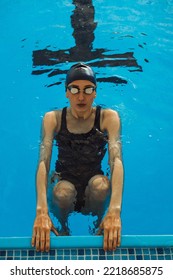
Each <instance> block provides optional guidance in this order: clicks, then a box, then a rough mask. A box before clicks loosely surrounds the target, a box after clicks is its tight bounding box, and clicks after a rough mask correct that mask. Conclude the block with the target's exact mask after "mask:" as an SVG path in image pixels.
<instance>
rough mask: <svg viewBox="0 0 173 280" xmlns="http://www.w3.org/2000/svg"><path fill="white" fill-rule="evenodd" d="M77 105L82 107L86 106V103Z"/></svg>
mask: <svg viewBox="0 0 173 280" xmlns="http://www.w3.org/2000/svg"><path fill="white" fill-rule="evenodd" d="M77 106H78V107H80V108H83V107H85V106H86V104H77Z"/></svg>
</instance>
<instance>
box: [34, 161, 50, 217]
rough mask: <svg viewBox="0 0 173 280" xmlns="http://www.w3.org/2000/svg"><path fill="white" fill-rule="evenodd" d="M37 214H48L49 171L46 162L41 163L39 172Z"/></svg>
mask: <svg viewBox="0 0 173 280" xmlns="http://www.w3.org/2000/svg"><path fill="white" fill-rule="evenodd" d="M36 184H37V213H38V214H39V213H47V212H48V205H47V170H46V166H45V162H44V161H41V162H40V163H39V166H38V170H37V180H36Z"/></svg>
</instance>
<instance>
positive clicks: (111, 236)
mask: <svg viewBox="0 0 173 280" xmlns="http://www.w3.org/2000/svg"><path fill="white" fill-rule="evenodd" d="M101 232H103V234H104V241H103V249H104V250H105V251H107V250H111V251H112V250H116V248H117V246H120V242H121V219H120V216H119V214H117V213H114V212H108V213H107V214H106V216H105V217H104V219H103V221H102V222H101V224H100V226H99V231H98V234H100V233H101Z"/></svg>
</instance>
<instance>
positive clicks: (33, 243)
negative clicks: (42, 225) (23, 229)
mask: <svg viewBox="0 0 173 280" xmlns="http://www.w3.org/2000/svg"><path fill="white" fill-rule="evenodd" d="M35 238H36V232H35V230H33V235H32V240H31V244H32V247H34V246H35Z"/></svg>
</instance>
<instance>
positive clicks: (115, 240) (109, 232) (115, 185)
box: [100, 110, 123, 250]
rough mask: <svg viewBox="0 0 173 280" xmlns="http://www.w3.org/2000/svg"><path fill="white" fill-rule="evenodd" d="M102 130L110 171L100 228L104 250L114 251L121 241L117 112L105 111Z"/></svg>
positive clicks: (120, 171) (119, 146)
mask: <svg viewBox="0 0 173 280" xmlns="http://www.w3.org/2000/svg"><path fill="white" fill-rule="evenodd" d="M104 114H105V116H104V119H103V129H104V130H106V131H107V133H108V144H109V164H110V169H111V198H110V204H109V207H108V211H107V214H106V216H105V218H104V219H103V221H102V223H101V225H100V228H102V229H103V230H104V246H103V247H104V249H105V250H115V249H116V247H117V246H120V239H121V218H120V213H121V204H122V191H123V163H122V156H121V141H120V127H121V124H120V118H119V115H118V113H117V112H115V111H113V110H105V112H104Z"/></svg>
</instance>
